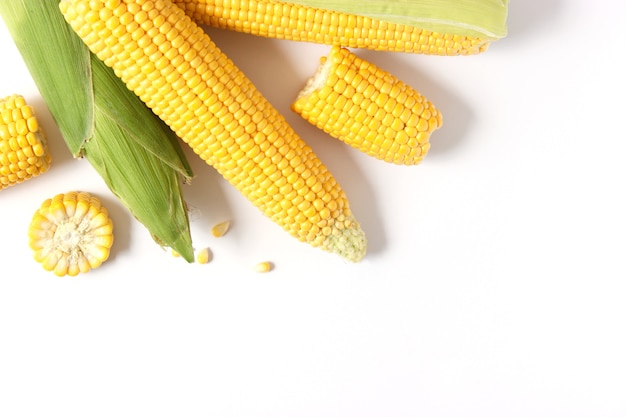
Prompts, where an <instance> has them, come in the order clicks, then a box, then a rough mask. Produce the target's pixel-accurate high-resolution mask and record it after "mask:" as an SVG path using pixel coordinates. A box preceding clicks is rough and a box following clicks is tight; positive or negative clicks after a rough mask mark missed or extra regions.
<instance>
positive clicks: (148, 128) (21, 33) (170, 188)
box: [0, 0, 194, 262]
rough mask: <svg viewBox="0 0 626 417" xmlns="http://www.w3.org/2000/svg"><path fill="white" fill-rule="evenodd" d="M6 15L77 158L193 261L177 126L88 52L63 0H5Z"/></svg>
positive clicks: (1, 4) (186, 170) (0, 4)
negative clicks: (64, 11)
mask: <svg viewBox="0 0 626 417" xmlns="http://www.w3.org/2000/svg"><path fill="white" fill-rule="evenodd" d="M0 14H1V15H2V19H3V20H4V22H5V24H6V26H7V28H8V29H9V32H10V33H11V36H12V38H13V41H14V42H15V45H16V46H17V49H18V50H19V52H20V54H21V55H22V58H23V60H24V63H25V64H26V66H27V68H28V70H29V73H30V75H31V76H32V78H33V81H34V82H35V84H36V85H37V89H38V90H39V92H40V93H41V96H42V98H43V100H44V101H45V103H46V105H47V107H48V109H49V110H50V113H51V114H52V116H53V118H54V120H55V122H56V124H57V126H58V127H59V130H60V133H61V136H62V138H63V140H64V141H65V143H66V145H67V147H68V149H69V150H70V152H71V153H72V155H73V156H74V157H76V158H84V159H85V160H86V161H87V162H89V163H90V164H91V165H92V167H93V168H94V169H95V170H96V171H97V172H98V174H100V176H101V177H102V179H103V180H104V182H105V183H106V185H107V186H108V187H109V189H110V190H111V192H112V193H113V194H115V196H116V197H117V198H118V199H119V200H120V202H121V203H122V204H123V205H124V206H125V207H126V208H127V209H128V210H129V212H130V213H131V214H132V215H133V216H134V217H135V218H136V219H137V220H138V221H139V222H140V223H142V224H143V225H144V226H145V227H146V229H147V230H148V231H149V233H150V235H151V236H152V237H153V238H154V240H155V241H156V242H157V243H158V244H159V245H161V246H167V247H171V248H173V249H175V250H176V251H177V252H178V253H180V254H181V256H182V257H183V258H184V259H185V260H187V261H188V262H193V260H194V253H193V247H192V245H191V236H190V230H189V229H190V226H189V219H188V215H187V207H186V205H185V202H184V200H183V196H182V189H181V187H182V184H181V183H180V182H181V181H180V178H181V177H183V178H184V179H189V178H191V177H192V176H193V173H192V171H191V168H190V166H189V164H188V162H187V160H186V158H185V155H184V153H183V150H182V147H181V145H180V143H179V140H178V138H177V137H176V136H175V135H174V133H173V132H172V131H171V129H169V128H168V127H167V126H166V125H165V124H164V123H163V122H162V121H161V120H160V119H159V118H158V117H156V116H155V115H154V114H153V113H152V112H151V111H150V109H148V108H147V107H146V106H145V105H144V103H142V102H141V100H139V98H138V97H137V96H135V95H134V94H133V93H132V92H131V91H129V90H128V89H127V88H126V86H125V85H124V84H123V83H122V82H121V81H120V80H119V78H117V77H116V76H115V74H114V73H113V71H112V70H111V69H110V68H108V67H107V66H105V65H104V64H103V63H102V61H100V60H99V59H97V58H96V57H95V56H94V55H93V54H91V53H90V52H89V50H88V49H87V47H86V46H85V45H84V43H83V42H82V40H81V39H80V38H79V37H78V36H76V34H75V33H74V32H73V30H72V29H71V28H70V27H69V25H68V24H67V22H65V20H64V19H63V16H62V15H61V12H60V10H59V1H58V0H37V1H32V0H11V1H4V0H2V1H0ZM164 219H167V221H164Z"/></svg>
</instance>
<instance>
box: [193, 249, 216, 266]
mask: <svg viewBox="0 0 626 417" xmlns="http://www.w3.org/2000/svg"><path fill="white" fill-rule="evenodd" d="M212 258H213V253H212V252H211V249H209V248H202V249H200V250H199V251H198V253H196V262H197V263H199V264H208V263H209V262H211V259H212Z"/></svg>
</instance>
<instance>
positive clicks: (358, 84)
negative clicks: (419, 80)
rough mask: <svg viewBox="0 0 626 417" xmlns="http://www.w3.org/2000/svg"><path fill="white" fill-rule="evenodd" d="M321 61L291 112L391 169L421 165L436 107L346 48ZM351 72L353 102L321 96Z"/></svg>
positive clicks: (438, 123)
mask: <svg viewBox="0 0 626 417" xmlns="http://www.w3.org/2000/svg"><path fill="white" fill-rule="evenodd" d="M320 61H321V65H320V66H319V68H318V70H317V73H316V74H315V75H314V76H313V77H312V78H311V79H309V80H308V82H307V85H306V86H305V87H304V89H303V90H302V91H301V92H300V94H299V95H298V97H297V98H296V100H295V101H294V103H293V104H292V106H291V108H292V110H293V111H295V112H296V113H298V114H299V115H301V116H302V117H303V118H304V119H305V120H307V121H308V122H309V123H311V124H313V125H315V126H317V127H318V128H320V129H322V130H323V131H325V132H326V133H328V134H329V135H331V136H333V137H335V138H338V139H340V140H342V141H343V142H345V143H347V144H349V145H350V146H352V147H354V148H356V149H359V150H360V151H362V152H365V153H366V154H368V155H371V156H373V157H376V158H378V159H381V160H383V161H386V162H390V163H395V164H402V165H415V164H418V163H420V162H421V161H422V159H423V158H424V156H425V155H426V153H427V151H428V149H429V147H430V145H429V142H428V141H429V138H430V135H431V133H432V132H433V131H435V130H436V129H438V128H439V127H440V126H441V124H442V117H441V113H440V112H439V111H438V110H437V109H436V108H435V107H434V105H433V104H432V103H430V102H429V101H427V100H426V99H424V97H422V96H421V95H420V94H419V93H418V92H417V91H416V90H414V89H413V88H412V87H411V86H409V85H407V84H405V83H404V82H402V81H400V80H398V79H397V78H396V77H394V76H393V75H391V74H389V73H388V72H386V71H384V70H382V69H381V68H378V67H377V66H375V65H374V64H372V63H370V62H367V61H365V60H363V59H361V58H359V57H357V56H356V55H355V54H353V53H352V52H350V51H349V50H348V49H346V48H341V47H339V46H334V47H333V48H332V49H331V51H330V54H329V56H328V57H324V58H323V59H321V60H320ZM346 69H347V70H346ZM352 72H354V73H356V76H353V77H352V76H351V79H352V84H351V86H352V87H353V88H354V89H355V90H356V91H360V93H358V94H359V96H358V99H357V100H353V99H352V100H351V99H348V100H347V104H344V105H341V104H340V103H341V101H340V100H338V99H337V98H334V99H325V98H324V97H322V91H323V90H324V89H325V88H327V87H332V84H331V83H332V82H339V81H343V82H344V83H347V82H348V81H347V80H345V79H341V78H340V77H341V74H343V75H344V76H345V75H346V74H348V73H352ZM384 91H388V92H390V93H391V92H393V94H387V93H385V92H384ZM353 97H355V96H353ZM350 114H355V115H361V114H362V116H358V117H350Z"/></svg>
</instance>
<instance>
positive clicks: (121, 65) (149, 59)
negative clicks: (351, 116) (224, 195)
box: [59, 0, 367, 261]
mask: <svg viewBox="0 0 626 417" xmlns="http://www.w3.org/2000/svg"><path fill="white" fill-rule="evenodd" d="M59 7H60V9H61V12H62V14H63V15H64V17H65V19H66V20H67V21H68V23H69V24H70V26H71V27H72V28H73V29H74V31H75V32H76V33H77V34H79V36H80V37H81V38H82V39H83V41H84V42H85V43H86V45H87V46H88V47H89V48H90V50H91V51H92V52H93V53H94V54H96V56H98V57H99V58H101V59H105V58H106V59H107V61H106V63H107V65H110V66H112V68H113V69H114V70H115V73H116V74H119V76H120V78H121V79H122V80H123V81H124V82H125V83H126V85H127V86H128V87H129V88H130V89H131V90H132V91H134V92H135V93H136V94H137V95H138V96H139V97H140V98H141V100H142V101H144V102H145V103H146V104H147V105H148V106H149V107H150V108H151V109H152V110H153V112H154V113H155V114H156V115H158V116H159V117H160V118H161V119H162V120H163V121H164V122H165V123H166V124H167V125H168V126H170V127H171V128H172V130H173V131H174V132H175V133H176V134H177V135H178V136H179V137H180V138H182V139H183V141H185V142H186V143H187V144H189V145H190V146H191V147H192V148H193V150H194V152H195V153H196V154H198V155H199V156H200V157H201V158H202V159H203V160H205V161H206V162H207V163H208V164H209V165H211V166H213V167H214V168H215V169H216V170H217V171H218V172H219V173H220V174H222V175H223V176H224V178H226V179H227V180H228V181H229V182H230V183H231V184H232V185H234V186H235V187H236V188H237V189H238V190H239V191H240V192H241V193H242V194H243V195H244V196H246V197H247V198H248V199H249V200H250V201H251V202H252V203H253V204H254V205H255V206H257V207H258V208H259V209H260V210H261V211H262V212H263V213H265V214H266V215H267V216H268V217H270V218H271V219H272V220H274V222H276V223H277V224H279V225H280V226H282V227H283V228H284V229H285V230H287V231H288V232H289V233H290V234H291V235H292V236H295V237H296V238H298V239H299V240H301V241H304V242H307V243H309V244H311V245H312V246H316V247H320V248H322V249H324V250H328V251H331V252H334V253H337V254H339V255H340V256H342V257H344V258H346V259H348V260H351V261H358V260H360V259H361V258H362V257H363V256H364V255H365V251H366V246H367V245H366V241H365V236H364V233H363V231H362V230H361V228H360V226H359V225H358V223H357V222H356V221H355V219H354V218H353V217H352V215H351V212H350V210H349V206H348V202H347V198H346V195H345V193H344V191H343V190H342V189H341V187H340V186H339V184H338V183H337V182H336V181H335V179H334V178H333V177H332V175H331V174H330V173H329V172H328V170H327V168H326V167H325V166H324V165H323V164H322V162H321V161H320V160H319V158H318V157H317V155H315V153H314V152H313V150H312V149H311V148H310V147H309V146H308V145H306V143H305V142H304V141H303V140H302V139H301V138H300V137H299V136H298V135H297V134H296V133H295V131H294V130H293V129H292V128H291V126H289V124H287V122H286V120H285V118H284V117H283V116H282V115H281V114H280V113H279V112H278V111H277V110H276V109H275V108H274V107H273V106H272V105H271V104H270V103H269V102H268V101H267V99H265V97H263V95H262V94H261V93H260V92H259V91H258V90H257V89H256V87H255V86H254V85H253V84H252V82H251V81H250V80H249V79H248V78H247V77H246V76H245V74H243V73H242V72H241V71H240V70H239V69H238V68H237V67H236V66H235V65H234V63H233V62H232V61H231V60H230V59H229V58H228V57H227V56H226V55H225V54H224V53H223V52H222V51H221V50H220V49H219V48H218V47H217V46H216V45H215V44H214V43H213V42H212V41H211V39H210V38H209V36H208V35H207V34H206V33H205V31H204V30H203V29H202V28H201V27H200V26H198V25H197V24H196V23H194V22H193V21H192V20H191V18H189V17H188V16H186V15H185V13H184V12H183V10H181V9H180V8H179V7H177V6H175V5H173V4H172V2H171V1H170V0H159V1H150V0H126V1H123V2H116V4H112V3H110V2H107V1H106V0H62V1H61V2H60V5H59ZM102 7H107V8H112V9H113V10H112V11H113V13H110V14H109V13H106V14H98V16H99V17H100V18H103V16H104V19H105V20H104V22H103V23H104V25H100V24H94V23H92V22H91V21H90V19H91V17H92V14H91V12H92V11H93V10H98V9H100V8H102ZM139 10H143V11H144V12H146V13H147V15H143V14H142V15H141V16H142V17H141V19H142V20H143V22H142V24H141V26H137V25H134V24H133V23H136V22H134V21H133V22H131V23H129V24H128V25H127V26H126V30H127V32H128V33H130V36H123V35H122V36H120V33H121V32H122V30H120V29H119V27H120V25H123V21H122V19H121V18H119V17H118V16H123V15H125V14H126V13H131V14H132V15H133V16H135V17H136V16H137V14H138V13H140V12H139ZM144 18H145V20H144ZM163 22H167V23H169V25H170V31H169V33H168V36H166V37H164V38H161V39H160V40H159V42H162V44H161V48H162V47H163V45H169V46H170V47H171V48H170V49H169V50H168V53H169V51H172V50H173V51H174V52H172V54H171V55H168V56H167V59H168V60H169V65H164V66H163V65H162V63H161V60H162V57H163V56H164V55H163V54H162V53H161V52H160V50H159V49H160V48H156V49H155V48H154V46H155V44H154V42H155V41H156V39H153V38H150V36H148V39H144V37H145V36H146V33H147V32H149V31H150V30H151V29H152V28H155V27H157V25H163V24H164V23H163ZM118 23H119V24H118ZM100 26H103V27H104V28H101V27H100ZM108 27H115V28H116V30H115V32H112V31H110V30H108V29H107V28H108ZM111 37H113V38H115V39H111ZM116 44H119V45H121V46H123V47H124V49H127V50H132V51H133V52H132V53H131V54H129V55H123V56H118V55H115V54H113V53H112V50H113V49H112V47H111V45H116ZM156 62H159V65H156V64H155V63H156ZM146 69H149V71H146ZM194 109H195V110H194ZM200 109H202V110H200ZM240 112H243V113H244V114H246V115H247V116H248V117H239V114H240ZM198 114H202V116H198ZM199 126H200V128H199ZM244 149H247V151H244ZM252 154H254V155H255V157H254V158H251V157H250V155H252ZM259 155H261V156H259ZM294 173H296V174H297V175H299V176H301V177H302V178H303V181H301V182H300V183H299V187H300V188H299V189H298V190H297V191H298V192H297V193H295V194H294V193H293V190H292V191H291V192H288V194H287V195H288V196H290V198H298V196H299V195H305V196H308V195H316V196H317V197H318V198H320V199H321V200H322V201H325V202H328V201H331V200H335V202H336V204H337V206H338V207H340V209H338V210H337V211H336V212H334V214H333V216H332V217H331V218H329V219H324V221H325V222H326V223H325V224H326V225H327V226H329V227H331V229H332V230H333V231H336V232H337V233H331V234H330V235H329V236H325V235H323V234H322V232H321V227H319V226H318V225H317V223H318V222H320V221H321V220H322V219H321V218H320V216H319V215H318V214H317V213H315V214H313V215H310V214H309V213H308V212H307V214H305V213H303V212H299V213H296V215H295V216H289V215H288V210H289V208H288V205H284V204H281V202H282V201H283V200H285V199H286V198H287V195H282V194H280V193H281V187H283V186H284V185H285V184H286V183H288V182H289V180H288V178H290V176H291V175H293V174H294ZM305 175H307V177H305ZM305 180H306V181H305ZM319 184H322V185H323V187H317V185H319ZM282 189H284V190H285V191H287V190H286V188H282ZM313 189H319V191H318V192H317V193H315V192H313ZM292 206H296V207H298V205H296V204H293V205H292ZM339 215H344V217H343V218H342V220H339V219H340V217H339ZM308 230H319V234H317V235H315V234H313V235H312V234H311V233H310V232H309V231H308Z"/></svg>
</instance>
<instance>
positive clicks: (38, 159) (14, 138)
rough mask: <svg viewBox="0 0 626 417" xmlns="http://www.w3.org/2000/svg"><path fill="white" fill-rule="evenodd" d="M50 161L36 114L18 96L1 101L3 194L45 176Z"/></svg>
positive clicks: (0, 136)
mask: <svg viewBox="0 0 626 417" xmlns="http://www.w3.org/2000/svg"><path fill="white" fill-rule="evenodd" d="M50 161H51V157H50V154H49V153H48V142H47V140H46V135H45V134H44V131H43V129H42V128H41V126H39V122H38V121H37V117H36V115H35V110H34V109H33V108H32V107H31V106H29V105H27V104H26V100H25V99H24V97H22V96H20V95H17V94H16V95H12V96H9V97H5V98H3V99H0V190H2V189H4V188H7V187H9V186H11V185H15V184H19V183H21V182H22V181H25V180H27V179H30V178H33V177H36V176H37V175H39V174H43V173H44V172H46V171H47V170H48V168H49V167H50Z"/></svg>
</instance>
